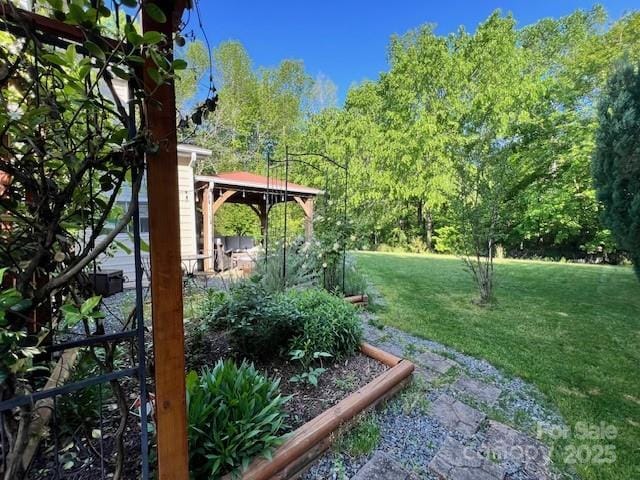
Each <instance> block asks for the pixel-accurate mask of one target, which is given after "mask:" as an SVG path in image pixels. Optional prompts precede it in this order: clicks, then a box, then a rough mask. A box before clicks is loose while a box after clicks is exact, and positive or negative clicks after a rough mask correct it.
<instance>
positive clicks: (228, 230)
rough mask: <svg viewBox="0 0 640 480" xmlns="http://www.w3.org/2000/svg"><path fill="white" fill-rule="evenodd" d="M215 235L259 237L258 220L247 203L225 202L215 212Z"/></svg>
mask: <svg viewBox="0 0 640 480" xmlns="http://www.w3.org/2000/svg"><path fill="white" fill-rule="evenodd" d="M215 228H216V235H220V236H225V235H241V236H250V237H253V238H255V239H260V221H259V219H258V216H257V215H256V214H255V212H254V211H253V210H251V208H249V207H248V206H247V205H240V204H233V203H225V204H223V205H222V207H221V208H220V209H219V210H218V211H217V212H216V220H215Z"/></svg>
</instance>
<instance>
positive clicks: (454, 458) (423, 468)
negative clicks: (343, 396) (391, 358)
mask: <svg viewBox="0 0 640 480" xmlns="http://www.w3.org/2000/svg"><path fill="white" fill-rule="evenodd" d="M364 328H365V339H366V341H368V342H370V343H372V344H373V345H376V346H378V347H380V348H382V349H383V350H386V351H388V352H390V353H393V354H395V355H398V356H402V357H405V358H407V357H409V358H410V359H411V361H413V362H414V363H415V365H416V371H415V373H414V378H416V379H417V380H416V381H415V382H417V383H416V387H414V391H413V392H411V393H406V395H410V396H411V397H410V399H409V400H408V401H403V398H402V395H403V394H402V393H401V394H399V398H397V399H396V400H392V401H391V402H390V404H388V405H387V407H385V409H384V410H383V411H382V412H381V413H379V414H378V418H379V422H380V427H381V438H380V444H379V445H378V447H377V449H376V450H375V451H374V452H372V454H369V455H365V456H362V457H359V458H351V457H349V456H348V455H345V454H343V453H342V452H333V453H329V454H326V455H325V456H324V457H323V458H322V459H321V460H320V461H319V462H317V463H316V465H315V466H314V467H312V469H311V470H310V471H309V472H308V473H307V475H306V476H305V479H306V480H320V479H322V480H325V479H326V480H329V479H330V480H346V479H351V480H396V479H399V480H414V479H428V480H436V479H443V480H547V479H552V478H560V477H557V476H554V475H553V473H552V469H551V468H550V467H549V448H548V447H547V446H546V445H544V444H542V443H541V442H539V441H538V440H536V439H534V438H532V437H531V436H529V435H528V434H526V433H525V431H535V428H534V426H535V422H542V423H544V424H545V425H562V419H561V418H560V417H559V416H557V414H556V413H555V412H550V411H548V410H546V409H545V408H544V407H543V406H541V405H540V404H539V403H538V402H537V401H536V400H535V398H536V396H537V395H539V393H538V392H535V391H534V390H533V388H532V387H530V386H528V385H527V384H525V383H524V382H522V381H521V380H518V379H509V378H507V377H505V376H503V375H502V374H501V373H500V372H499V371H498V370H497V369H495V368H494V367H492V366H491V365H489V364H487V363H486V362H484V361H482V360H477V359H473V358H471V357H467V356H465V355H462V354H459V353H457V352H455V351H453V350H451V349H448V348H446V347H443V346H441V345H439V344H437V343H435V342H431V341H428V340H423V339H419V338H416V337H412V336H410V335H408V334H406V333H404V332H401V331H399V330H395V329H393V328H388V327H385V328H384V329H382V330H380V329H377V328H374V327H372V326H370V325H368V324H367V323H366V322H365V323H364ZM415 382H414V383H415ZM420 385H421V386H420ZM419 386H420V387H419ZM418 387H419V388H418ZM415 389H418V391H417V393H416V391H415ZM420 395H422V396H423V400H424V401H422V402H420V401H417V400H419V398H416V396H418V397H419V396H420ZM407 405H409V407H407ZM418 405H422V407H423V408H419V407H418ZM406 408H409V409H410V411H405V410H406ZM496 412H497V413H499V418H500V419H501V420H502V419H507V420H508V421H510V422H512V425H506V424H505V423H501V422H498V421H496V420H494V419H492V417H493V418H496V417H495V416H494V415H495V414H496ZM522 418H529V422H530V424H527V425H525V426H521V425H518V422H519V421H520V419H522ZM514 426H517V427H518V428H514ZM520 452H522V453H521V454H520ZM334 462H336V463H334Z"/></svg>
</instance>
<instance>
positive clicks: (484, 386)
mask: <svg viewBox="0 0 640 480" xmlns="http://www.w3.org/2000/svg"><path fill="white" fill-rule="evenodd" d="M453 388H455V389H456V390H458V391H459V392H462V393H466V394H467V395H470V396H472V397H473V398H475V399H477V400H480V401H481V402H484V403H486V404H487V405H492V404H494V403H495V402H496V400H498V397H499V396H500V394H501V393H502V390H501V389H499V388H498V387H495V386H493V385H489V384H488V383H485V382H481V381H480V380H475V379H473V378H469V377H467V376H462V377H460V378H459V379H458V381H456V383H454V384H453Z"/></svg>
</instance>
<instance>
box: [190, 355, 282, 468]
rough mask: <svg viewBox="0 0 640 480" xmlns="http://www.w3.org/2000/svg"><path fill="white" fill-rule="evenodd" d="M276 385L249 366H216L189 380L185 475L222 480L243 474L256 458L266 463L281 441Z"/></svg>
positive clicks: (280, 421) (277, 387)
mask: <svg viewBox="0 0 640 480" xmlns="http://www.w3.org/2000/svg"><path fill="white" fill-rule="evenodd" d="M287 400H288V398H286V397H282V396H281V395H280V392H279V381H277V380H270V379H268V378H266V377H264V376H263V375H262V374H260V373H259V372H257V371H256V369H255V368H254V366H253V365H250V364H247V363H246V362H243V363H242V364H241V365H240V366H237V365H236V364H235V363H234V362H233V361H230V360H228V361H225V362H222V361H220V362H218V363H217V364H216V365H215V366H214V367H213V368H212V369H208V368H205V369H204V370H203V371H202V372H201V374H200V376H198V375H197V374H196V373H195V372H190V373H189V374H188V375H187V411H188V420H189V469H190V471H191V476H192V477H193V478H194V479H209V478H220V477H222V476H223V475H224V474H226V473H229V472H231V473H232V474H233V475H237V474H239V473H240V472H241V471H242V470H245V469H246V468H247V467H248V465H249V463H250V462H251V461H252V460H253V459H254V458H257V457H259V456H263V457H266V458H270V455H271V452H272V450H273V449H274V448H275V447H277V446H278V445H280V444H281V443H282V441H283V438H282V435H281V433H282V431H283V429H284V427H285V418H286V416H285V414H284V412H283V406H284V404H285V403H286V402H287Z"/></svg>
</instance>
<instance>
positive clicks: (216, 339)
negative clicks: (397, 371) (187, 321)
mask: <svg viewBox="0 0 640 480" xmlns="http://www.w3.org/2000/svg"><path fill="white" fill-rule="evenodd" d="M194 329H195V327H194V326H188V327H187V328H186V337H185V348H186V352H187V354H186V363H187V370H195V371H196V372H198V371H200V370H201V369H202V368H203V367H206V366H213V365H214V364H215V363H216V362H217V361H218V360H221V359H225V358H234V359H236V360H237V361H242V357H241V356H238V355H237V354H236V353H235V352H234V351H233V350H232V348H231V346H230V345H229V340H228V335H227V333H226V332H223V331H209V332H205V333H202V334H200V335H194V334H193V331H194ZM254 364H255V366H256V368H257V369H259V370H260V371H262V372H263V373H264V374H265V375H266V376H268V377H270V378H278V379H280V391H281V392H282V394H283V395H285V396H290V397H291V398H290V400H289V401H288V402H287V403H286V404H285V410H286V412H287V415H288V422H287V424H288V426H289V428H290V430H294V429H296V428H298V427H299V426H301V425H302V424H304V423H306V422H308V421H309V420H312V419H313V418H314V417H316V416H318V415H320V414H321V413H322V412H324V411H325V410H327V409H328V408H331V407H332V406H334V405H336V404H337V403H338V402H340V401H341V400H342V399H344V398H345V397H347V396H348V395H349V394H351V393H352V392H355V391H356V390H358V389H359V388H361V387H364V386H365V385H366V384H367V383H369V382H370V381H372V380H373V379H374V378H376V377H377V376H378V375H380V374H381V373H382V372H384V371H385V370H386V369H387V367H386V366H385V365H383V364H382V363H379V362H377V361H376V360H373V359H372V358H370V357H367V356H366V355H363V354H361V353H357V354H355V355H353V356H351V357H348V358H344V359H340V360H336V361H333V362H324V363H323V365H322V366H323V367H324V368H326V369H327V370H326V371H325V372H324V373H322V375H321V376H320V378H319V379H318V386H317V387H314V386H313V385H309V384H308V383H301V382H292V381H291V380H290V379H291V377H293V376H294V375H297V374H300V373H302V372H303V369H302V368H301V366H300V365H299V364H298V362H290V361H288V360H287V359H286V358H280V357H277V358H273V359H271V360H269V361H266V362H265V361H254Z"/></svg>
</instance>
